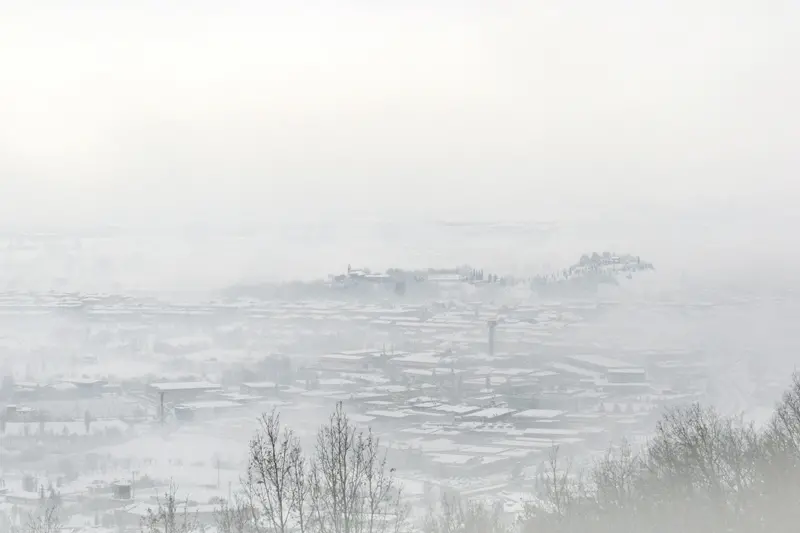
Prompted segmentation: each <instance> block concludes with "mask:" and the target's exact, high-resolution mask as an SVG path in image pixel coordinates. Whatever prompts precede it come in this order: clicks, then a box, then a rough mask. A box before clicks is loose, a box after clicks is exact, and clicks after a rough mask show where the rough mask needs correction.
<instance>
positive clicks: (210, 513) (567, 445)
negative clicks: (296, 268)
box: [0, 289, 709, 531]
mask: <svg viewBox="0 0 800 533" xmlns="http://www.w3.org/2000/svg"><path fill="white" fill-rule="evenodd" d="M375 290H383V289H375ZM509 290H510V289H509ZM325 294H328V293H325ZM385 294H386V295H387V297H386V298H385V302H384V303H359V302H358V301H353V300H352V299H348V300H339V301H337V300H334V299H318V300H305V301H278V300H273V301H260V300H256V299H252V298H251V299H243V298H231V299H228V300H225V299H220V300H215V301H206V302H200V303H198V302H190V303H186V302H184V303H182V302H167V301H159V300H155V299H142V298H136V297H124V298H123V297H120V296H111V295H102V294H96V295H90V294H58V293H48V294H38V295H37V294H26V293H6V294H3V295H2V297H0V311H2V312H3V313H4V322H3V324H4V328H3V330H2V336H0V350H1V351H0V354H2V357H3V368H4V375H5V377H4V379H3V382H2V389H0V395H2V398H3V402H4V414H3V417H2V422H3V428H2V429H3V430H2V432H0V437H2V440H1V441H0V464H1V465H2V474H3V477H2V489H1V492H0V493H1V494H2V497H3V500H4V502H5V503H4V504H3V506H2V513H3V514H2V515H0V516H3V517H5V518H3V520H4V521H5V523H6V524H12V523H15V520H17V519H18V517H20V516H23V514H24V513H25V512H26V511H28V510H30V508H32V507H35V506H37V505H40V500H41V499H42V498H57V499H58V502H59V506H60V509H61V517H62V521H63V522H64V524H65V525H66V526H70V527H74V528H75V529H74V531H82V529H80V528H88V527H90V526H91V527H95V526H104V527H108V528H115V529H114V530H115V531H126V529H125V528H126V527H129V528H133V529H132V530H136V528H137V527H138V526H139V523H140V520H141V518H142V517H143V516H145V514H146V512H147V509H148V508H150V507H152V506H153V505H154V504H155V502H156V501H157V500H156V498H157V497H158V495H160V494H162V493H163V492H164V490H165V488H166V487H168V486H170V485H171V484H174V485H175V486H177V487H178V488H179V491H180V494H181V495H184V496H185V497H187V498H188V499H189V503H190V505H189V510H190V511H191V512H196V513H197V516H198V520H199V521H200V522H201V523H202V524H205V525H207V526H209V527H210V526H213V525H214V523H215V522H214V511H215V509H216V507H215V506H216V505H217V504H218V503H219V502H220V501H224V500H226V499H229V498H230V497H231V494H232V492H233V491H237V490H239V489H238V487H239V484H240V478H241V476H242V473H243V472H244V471H245V469H246V463H247V459H248V458H247V454H248V442H249V440H250V439H251V438H252V436H253V434H254V431H256V429H257V419H258V416H259V415H260V414H261V413H265V412H270V411H272V410H273V409H276V410H277V412H279V413H280V415H281V417H282V420H284V421H285V423H286V424H288V426H289V427H291V428H292V429H293V430H294V431H295V432H296V434H297V435H298V436H299V438H300V439H301V441H302V442H303V444H304V446H308V447H312V446H313V445H314V434H315V432H316V431H317V429H318V427H319V426H320V425H321V424H323V423H324V422H325V420H326V419H327V417H328V416H329V415H330V412H331V410H332V407H333V406H334V405H336V404H337V403H338V402H341V403H342V405H343V407H344V409H345V411H346V412H347V415H348V416H349V419H350V420H351V421H352V422H353V423H354V424H356V425H358V426H362V427H365V428H366V427H369V428H371V430H372V431H373V432H374V433H375V435H376V436H377V437H379V439H380V445H381V447H382V449H383V450H385V452H386V453H387V460H388V462H389V464H390V465H391V466H392V468H393V469H396V472H397V477H398V480H399V481H400V482H401V483H402V486H403V494H404V498H405V499H406V501H407V502H408V503H409V504H410V505H411V506H412V508H414V509H418V510H423V509H427V508H428V507H429V506H430V505H431V504H434V503H435V502H436V501H437V500H438V499H439V498H441V495H442V494H451V495H456V496H458V497H468V498H486V499H487V500H490V501H491V502H492V505H501V506H502V508H503V509H504V513H506V514H507V515H508V516H509V517H512V516H514V515H515V514H516V513H518V512H519V511H520V509H521V506H522V505H523V504H524V503H525V498H526V497H528V495H530V494H534V493H535V492H536V483H537V480H538V479H539V470H540V468H541V464H542V463H543V462H544V461H545V460H546V458H547V455H548V453H549V452H550V450H551V449H552V448H553V447H554V446H558V447H559V449H560V450H563V452H564V453H568V454H570V456H572V457H575V458H576V459H577V460H580V461H583V462H585V463H586V464H589V462H590V461H591V460H592V458H594V457H596V456H597V454H602V453H603V452H604V451H605V450H606V449H607V447H608V444H609V443H610V442H614V441H618V440H619V439H622V438H623V437H624V438H625V439H627V440H629V441H630V442H632V443H636V442H639V441H643V440H644V439H646V437H647V436H648V434H649V432H650V431H652V428H653V426H654V424H655V422H656V421H657V420H658V417H659V416H660V415H661V413H662V412H663V411H664V409H665V408H668V407H669V406H672V405H679V404H685V403H689V402H692V401H695V400H702V399H704V398H705V397H706V395H707V392H708V390H707V389H708V378H709V370H708V367H707V365H706V364H704V363H703V362H702V358H699V357H698V353H696V352H694V351H692V350H675V349H658V348H651V349H647V350H641V349H639V348H638V347H637V348H636V349H627V350H625V349H620V348H619V347H618V346H616V345H615V344H614V343H609V344H608V345H606V346H604V345H602V344H599V343H597V342H594V341H592V342H581V341H579V340H575V339H576V335H575V332H576V331H579V330H581V329H586V328H591V327H592V325H593V323H594V322H595V321H596V320H597V319H598V317H600V316H602V315H603V314H604V313H607V312H609V310H611V309H613V308H614V307H615V306H616V305H618V304H617V303H615V302H614V301H613V300H608V301H605V302H604V301H594V302H592V301H591V300H589V299H586V300H585V301H580V300H575V299H571V300H567V301H563V302H559V301H557V300H550V301H544V300H541V299H538V298H536V297H535V296H530V297H529V298H528V300H529V301H528V302H523V301H516V302H515V303H512V301H511V300H509V301H508V302H507V303H504V304H503V305H497V304H493V303H491V302H483V301H480V300H476V301H457V300H431V301H427V302H422V303H408V302H405V301H404V299H403V297H402V296H400V295H397V294H396V293H395V292H394V291H392V290H387V291H385ZM529 294H531V295H535V293H534V292H532V291H531V292H530V293H529ZM537 299H538V300H539V301H538V302H536V301H535V300H537ZM43 331H45V332H46V334H43ZM56 354H57V355H58V356H56Z"/></svg>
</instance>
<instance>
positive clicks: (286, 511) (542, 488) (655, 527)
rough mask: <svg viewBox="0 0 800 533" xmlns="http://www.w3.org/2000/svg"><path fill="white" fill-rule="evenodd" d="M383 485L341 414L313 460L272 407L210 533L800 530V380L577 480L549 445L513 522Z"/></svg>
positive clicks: (658, 436)
mask: <svg viewBox="0 0 800 533" xmlns="http://www.w3.org/2000/svg"><path fill="white" fill-rule="evenodd" d="M394 476H395V472H394V470H393V469H390V468H389V467H388V465H387V463H386V456H385V453H384V452H382V451H381V447H380V442H379V440H378V439H377V438H376V437H375V436H374V435H373V434H372V433H371V432H370V431H369V430H360V429H358V428H356V427H355V425H354V424H352V423H351V422H350V420H349V419H348V417H347V414H346V413H345V412H344V410H343V408H342V405H341V404H339V405H337V407H336V409H335V410H334V412H333V414H332V415H331V416H330V418H329V420H328V421H327V422H326V423H325V424H324V425H323V426H322V427H321V428H320V429H319V431H318V433H317V438H316V442H315V444H314V446H313V448H312V449H310V450H304V449H302V448H301V446H300V442H299V440H298V439H297V437H296V436H295V435H294V434H293V432H292V430H291V429H290V428H288V427H285V426H283V425H282V424H281V422H280V417H279V415H278V413H277V412H275V411H273V412H271V413H266V414H264V415H263V416H262V417H261V419H260V424H259V428H258V430H257V431H256V433H255V435H254V436H253V438H252V439H251V441H250V443H249V457H248V467H247V471H246V472H245V473H244V475H243V477H242V484H241V490H240V491H239V492H238V493H237V494H236V495H235V496H234V497H233V498H232V501H226V502H223V503H222V504H221V505H220V506H219V508H218V510H217V512H216V526H215V527H216V530H217V531H218V533H290V532H291V533H400V532H411V531H418V532H423V533H540V532H542V533H547V532H570V533H571V532H576V533H577V532H594V533H605V532H609V533H611V532H614V533H650V532H658V533H675V532H681V533H693V532H703V533H712V532H731V533H738V532H742V533H745V532H746V533H754V532H765V533H766V532H769V533H777V532H788V531H792V532H794V531H798V530H800V374H795V376H794V377H793V380H792V385H791V387H790V388H789V389H788V390H787V391H786V392H785V393H784V395H783V398H782V399H781V401H780V402H779V403H778V404H777V406H776V408H775V411H774V414H773V416H772V419H771V421H770V422H769V424H767V425H766V426H765V427H763V428H756V427H754V426H753V425H752V424H747V423H744V422H743V421H742V420H741V419H740V418H733V417H726V416H721V415H720V414H718V413H717V412H716V411H715V410H714V409H712V408H706V407H702V406H700V405H690V406H687V407H684V408H677V409H673V410H671V411H669V412H667V413H666V414H665V415H664V416H663V417H662V419H661V420H660V421H659V423H658V424H657V426H656V428H655V432H654V435H653V436H652V438H651V439H650V440H649V442H648V443H647V444H646V445H645V446H644V447H643V449H641V450H633V449H632V448H631V447H630V446H629V445H627V444H625V443H621V444H620V445H618V446H615V447H612V448H611V449H610V450H609V451H608V452H607V453H606V454H605V456H604V457H603V458H602V459H600V460H598V461H597V462H596V463H595V464H594V465H593V466H592V467H591V468H589V469H587V470H585V471H573V470H572V469H571V468H570V461H569V459H568V458H566V457H563V456H562V455H561V454H559V450H558V448H557V447H554V448H553V449H552V450H551V451H550V454H549V457H548V460H547V461H545V463H544V464H543V465H542V468H540V470H539V474H538V478H537V479H536V489H535V490H533V491H532V492H531V494H530V498H529V501H528V502H527V503H526V504H525V508H524V511H523V512H522V513H521V514H520V515H519V516H517V517H515V518H510V517H509V516H508V515H507V514H506V513H504V512H503V511H502V509H500V508H498V507H491V506H486V505H483V504H480V503H475V502H471V501H461V500H459V499H457V498H453V497H445V498H443V499H442V501H441V502H440V503H439V504H438V505H436V506H434V507H433V508H431V509H430V510H429V511H428V512H427V513H423V515H424V516H416V517H412V515H411V513H410V511H411V509H410V508H409V507H408V505H407V504H406V503H404V502H405V500H404V498H403V494H402V487H401V486H399V485H398V483H397V482H396V479H395V477H394ZM187 509H188V502H181V501H180V500H178V499H177V496H176V488H175V487H171V488H170V490H168V491H167V492H166V493H165V494H164V496H163V498H162V499H160V501H159V502H158V505H157V506H156V508H155V509H152V510H150V511H149V513H148V515H147V516H146V517H145V518H144V520H143V521H142V524H141V531H142V532H143V533H196V532H200V531H203V530H204V528H203V527H202V526H201V525H200V524H199V523H198V522H197V520H196V517H194V516H192V515H191V514H190V513H189V512H188V510H187ZM45 522H46V524H45ZM53 524H55V521H54V520H53V517H52V516H50V515H48V516H47V517H46V520H45V519H39V520H33V519H32V521H31V522H30V526H29V528H26V529H24V530H25V531H31V532H33V531H36V532H37V533H38V532H42V533H50V531H51V530H50V529H49V528H48V526H50V525H53ZM52 531H56V530H55V529H53V530H52Z"/></svg>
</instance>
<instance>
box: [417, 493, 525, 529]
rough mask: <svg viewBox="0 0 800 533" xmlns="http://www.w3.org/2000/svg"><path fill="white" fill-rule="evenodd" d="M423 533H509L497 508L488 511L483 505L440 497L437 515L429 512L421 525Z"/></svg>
mask: <svg viewBox="0 0 800 533" xmlns="http://www.w3.org/2000/svg"><path fill="white" fill-rule="evenodd" d="M423 531H424V533H510V532H511V527H510V526H509V525H507V524H506V523H505V522H504V521H503V518H502V516H501V513H500V510H499V509H498V508H495V509H490V508H489V507H487V506H486V505H485V504H484V503H481V502H475V501H468V502H462V501H460V500H459V499H458V498H455V497H448V496H447V495H443V496H442V501H441V503H440V509H439V512H438V513H434V512H431V513H430V514H429V515H428V516H427V517H426V519H425V523H424V525H423Z"/></svg>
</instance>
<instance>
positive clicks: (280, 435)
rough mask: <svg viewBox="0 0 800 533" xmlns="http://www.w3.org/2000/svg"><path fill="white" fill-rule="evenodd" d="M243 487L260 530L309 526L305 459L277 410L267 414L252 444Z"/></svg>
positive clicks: (275, 531) (280, 531)
mask: <svg viewBox="0 0 800 533" xmlns="http://www.w3.org/2000/svg"><path fill="white" fill-rule="evenodd" d="M244 487H245V490H246V493H247V495H248V498H249V504H250V506H249V507H250V509H251V512H252V514H253V516H252V524H253V526H254V527H255V528H256V530H257V531H271V532H273V533H287V532H288V531H289V530H295V529H296V528H299V531H300V533H304V531H305V526H306V523H307V520H306V517H305V513H306V505H305V503H306V502H305V500H306V497H307V489H306V487H307V483H306V472H305V460H304V459H303V454H302V451H301V449H300V443H299V440H298V439H297V438H296V437H295V436H294V434H293V433H292V431H291V429H289V428H282V427H281V423H280V416H279V415H278V413H277V411H275V410H273V411H272V412H270V413H265V414H263V415H262V416H261V418H260V420H259V428H258V431H257V432H256V435H255V436H254V437H253V438H252V439H251V441H250V456H249V462H248V468H247V477H246V479H245V480H244Z"/></svg>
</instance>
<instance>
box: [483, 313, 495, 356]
mask: <svg viewBox="0 0 800 533" xmlns="http://www.w3.org/2000/svg"><path fill="white" fill-rule="evenodd" d="M486 324H487V325H488V326H489V357H492V356H493V355H494V329H495V328H496V327H497V320H496V319H493V320H489V321H487V322H486Z"/></svg>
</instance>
